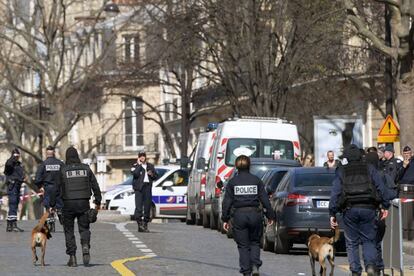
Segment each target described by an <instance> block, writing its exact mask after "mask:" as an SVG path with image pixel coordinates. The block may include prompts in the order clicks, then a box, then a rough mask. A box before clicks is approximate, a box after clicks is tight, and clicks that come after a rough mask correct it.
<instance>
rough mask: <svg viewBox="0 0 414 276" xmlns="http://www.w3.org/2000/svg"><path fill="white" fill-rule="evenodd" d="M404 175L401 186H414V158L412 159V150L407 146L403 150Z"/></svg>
mask: <svg viewBox="0 0 414 276" xmlns="http://www.w3.org/2000/svg"><path fill="white" fill-rule="evenodd" d="M403 156H404V161H403V168H404V170H403V173H402V176H401V179H400V180H399V183H401V184H414V158H413V157H412V152H411V148H410V147H409V146H405V147H404V149H403Z"/></svg>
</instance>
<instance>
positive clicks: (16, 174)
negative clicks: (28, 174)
mask: <svg viewBox="0 0 414 276" xmlns="http://www.w3.org/2000/svg"><path fill="white" fill-rule="evenodd" d="M4 174H5V175H6V182H16V183H23V181H24V170H23V167H22V163H20V161H18V160H17V158H16V157H14V156H12V157H10V158H9V159H8V160H7V161H6V165H5V166H4Z"/></svg>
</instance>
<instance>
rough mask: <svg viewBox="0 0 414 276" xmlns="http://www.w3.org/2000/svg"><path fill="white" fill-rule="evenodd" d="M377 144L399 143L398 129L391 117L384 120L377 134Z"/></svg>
mask: <svg viewBox="0 0 414 276" xmlns="http://www.w3.org/2000/svg"><path fill="white" fill-rule="evenodd" d="M377 141H378V143H394V142H398V141H400V129H399V128H398V126H397V124H396V123H395V121H394V120H393V119H392V116H391V115H388V116H387V118H385V121H384V123H383V124H382V126H381V128H380V131H379V133H378V139H377Z"/></svg>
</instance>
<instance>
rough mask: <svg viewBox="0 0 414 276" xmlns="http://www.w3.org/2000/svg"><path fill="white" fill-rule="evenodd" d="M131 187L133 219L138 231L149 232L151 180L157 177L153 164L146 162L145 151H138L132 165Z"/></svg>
mask: <svg viewBox="0 0 414 276" xmlns="http://www.w3.org/2000/svg"><path fill="white" fill-rule="evenodd" d="M131 171H132V176H133V180H132V187H133V188H134V191H135V214H134V216H135V219H136V220H137V223H138V232H149V230H148V223H149V222H150V221H151V204H152V182H153V181H154V180H155V179H157V173H156V171H155V168H154V165H153V164H151V163H149V162H147V155H146V153H145V152H139V153H138V159H137V162H136V163H135V164H134V165H132V168H131Z"/></svg>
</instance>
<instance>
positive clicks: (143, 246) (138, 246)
mask: <svg viewBox="0 0 414 276" xmlns="http://www.w3.org/2000/svg"><path fill="white" fill-rule="evenodd" d="M135 247H136V248H147V246H146V245H145V244H136V245H135Z"/></svg>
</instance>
